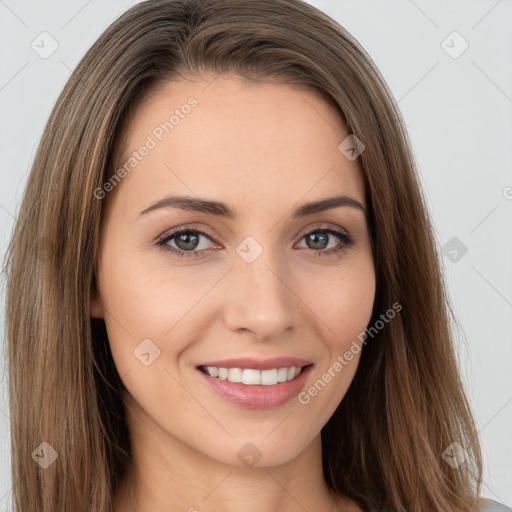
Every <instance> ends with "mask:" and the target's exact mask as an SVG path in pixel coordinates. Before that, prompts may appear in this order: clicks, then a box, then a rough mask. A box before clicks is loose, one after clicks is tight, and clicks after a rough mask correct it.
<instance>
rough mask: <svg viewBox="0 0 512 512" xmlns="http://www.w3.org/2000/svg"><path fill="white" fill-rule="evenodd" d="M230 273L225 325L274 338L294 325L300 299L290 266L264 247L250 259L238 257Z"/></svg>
mask: <svg viewBox="0 0 512 512" xmlns="http://www.w3.org/2000/svg"><path fill="white" fill-rule="evenodd" d="M230 274H231V276H230V281H229V283H226V286H227V287H229V288H226V289H229V290H230V291H229V292H228V293H227V294H226V297H227V301H226V304H225V308H224V316H225V324H226V326H227V328H229V329H230V330H232V331H237V332H240V333H243V332H245V331H248V332H250V333H251V334H252V335H253V336H256V337H257V338H259V339H274V338H279V337H282V336H283V335H285V333H286V331H288V330H291V329H293V328H294V327H295V326H296V322H297V321H298V319H299V313H300V312H299V303H300V300H299V298H298V296H297V295H296V292H294V290H293V283H291V282H290V280H291V274H290V271H289V269H286V266H285V265H284V264H283V263H282V262H281V263H280V262H279V261H278V257H277V256H274V255H273V254H271V253H270V251H263V253H262V254H261V255H260V256H259V257H258V258H257V259H256V260H255V261H253V262H252V263H248V262H247V261H245V260H244V259H243V258H238V257H237V258H235V261H234V268H233V269H232V271H231V272H230Z"/></svg>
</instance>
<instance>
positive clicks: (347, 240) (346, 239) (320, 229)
mask: <svg viewBox="0 0 512 512" xmlns="http://www.w3.org/2000/svg"><path fill="white" fill-rule="evenodd" d="M311 233H327V234H331V235H334V236H336V237H338V238H339V239H340V241H341V245H339V246H338V247H333V248H331V249H327V250H325V249H324V250H318V251H315V250H314V249H310V250H311V251H313V252H314V253H315V254H316V255H317V256H318V257H319V256H322V255H330V256H331V255H335V254H339V253H341V252H344V251H346V250H347V249H348V248H349V247H351V246H352V245H353V244H354V242H355V240H354V238H353V237H352V236H351V235H349V234H348V233H343V232H342V231H338V230H337V229H333V228H328V227H324V226H317V227H315V228H311V229H308V230H307V231H306V232H304V233H303V235H302V237H301V239H300V240H302V239H303V238H304V237H306V236H307V235H309V234H311ZM183 234H198V235H203V236H205V237H206V238H209V239H210V240H212V238H213V237H212V236H211V235H210V234H208V233H205V232H204V231H201V230H199V229H178V230H176V231H173V232H171V233H166V234H165V235H163V236H162V237H160V238H159V239H158V241H157V243H156V245H157V246H158V247H161V248H162V249H163V250H164V251H166V252H169V253H171V254H174V255H176V256H179V257H180V258H182V257H185V258H189V257H202V255H201V254H200V253H204V252H205V251H206V249H202V250H199V251H183V250H181V249H176V248H174V247H170V246H168V245H167V242H169V241H170V240H172V239H174V238H176V237H177V236H179V235H183ZM212 241H214V240H212Z"/></svg>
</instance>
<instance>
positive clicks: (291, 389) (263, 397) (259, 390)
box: [196, 364, 313, 409]
mask: <svg viewBox="0 0 512 512" xmlns="http://www.w3.org/2000/svg"><path fill="white" fill-rule="evenodd" d="M312 368H313V365H312V364H310V365H308V366H306V367H305V368H304V369H303V370H302V371H301V372H300V374H299V375H298V376H297V377H295V378H294V379H292V380H288V381H286V382H279V383H278V384H274V385H272V386H264V385H258V386H246V385H245V384H239V383H235V382H230V381H229V380H221V379H219V378H216V377H210V376H209V375H208V374H206V373H204V372H202V371H201V370H199V369H196V370H197V371H198V372H199V374H200V375H201V377H202V378H203V379H204V381H205V382H206V384H207V385H208V386H209V388H210V389H212V390H213V391H215V392H216V393H218V394H219V395H220V396H222V397H223V398H225V399H226V400H228V401H229V402H232V403H234V404H237V405H240V406H242V407H246V408H248V409H270V408H273V407H278V406H280V405H283V404H285V403H286V402H288V401H290V400H291V399H292V398H294V397H295V396H297V395H298V394H299V393H300V391H301V389H303V387H304V385H305V383H306V380H307V378H308V376H309V374H310V372H311V369H312Z"/></svg>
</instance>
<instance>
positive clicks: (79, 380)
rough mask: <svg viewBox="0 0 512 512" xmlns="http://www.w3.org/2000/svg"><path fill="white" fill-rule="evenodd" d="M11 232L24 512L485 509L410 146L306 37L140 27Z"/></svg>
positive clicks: (179, 14)
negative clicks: (27, 511) (71, 511)
mask: <svg viewBox="0 0 512 512" xmlns="http://www.w3.org/2000/svg"><path fill="white" fill-rule="evenodd" d="M19 219H20V220H19V222H18V224H17V226H16V230H15V233H14V235H13V239H12V241H11V245H10V248H9V258H8V277H9V281H8V286H9V288H8V295H7V316H6V322H7V330H8V342H9V346H8V349H9V368H10V399H11V419H12V467H13V482H14V488H13V495H14V500H15V506H16V510H19V511H22V510H23V511H25V510H31V511H42V510H47V511H48V510H52V511H53V510H55V511H57V510H59V511H61V510H95V511H97V510H101V511H115V512H128V511H142V510H151V511H153V512H159V511H161V510H162V511H163V510H189V511H194V510H197V511H202V510H210V511H217V510H223V511H230V510H235V509H236V510H240V509H243V510H245V511H252V510H278V509H279V510H280V511H285V512H286V511H292V510H310V511H313V510H315V511H316V510H321V511H324V510H325V511H327V510H329V511H346V512H348V511H412V510H415V511H431V510H436V511H446V512H448V511H464V510H467V511H469V510H485V509H484V508H483V507H484V506H490V505H491V502H487V504H485V503H484V501H483V500H481V499H480V498H479V495H480V485H481V471H482V464H481V454H480V447H479V443H478V436H477V432H476V429H475V426H474V422H473V418H472V415H471V411H470V409H469V406H468V402H467V400H466V397H465V394H464V391H463V388H462V385H461V382H460V379H459V375H458V373H457V367H456V364H455V358H454V348H453V346H452V338H453V334H452V333H451V332H450V330H449V316H448V315H449V314H451V310H450V306H449V303H448V299H447V296H446V293H445V288H444V285H443V281H442V276H441V274H440V270H439V262H438V259H437V251H436V246H435V241H434V237H433V234H432V228H431V223H430V219H429V216H428V212H427V209H426V207H425V203H424V199H423V196H422V192H421V189H420V186H419V182H418V178H417V175H416V171H415V167H414V161H413V158H412V155H411V152H410V148H409V142H408V138H407V134H406V131H405V128H404V124H403V121H402V120H401V118H400V115H399V112H398V110H397V108H396V105H395V103H394V100H393V98H392V96H391V94H390V93H389V90H388V89H387V87H386V85H385V83H384V81H383V79H382V77H381V76H380V74H379V72H378V70H377V69H376V68H375V66H374V65H373V63H372V61H371V59H370V58H369V57H368V56H367V55H366V54H365V52H364V51H363V50H362V48H361V47H360V46H359V45H358V43H357V42H356V41H355V40H354V39H353V38H352V37H351V36H350V35H349V34H348V33H347V32H346V31H345V30H344V29H343V28H342V27H340V26H339V25H338V24H337V23H335V22H334V21H333V20H332V19H330V18H329V17H328V16H326V15H325V14H323V13H322V12H320V11H318V10H317V9H315V8H313V7H312V6H310V5H308V4H306V3H303V2H301V1H298V0H278V1H276V0H243V1H240V0H236V1H235V0H205V1H202V0H201V1H199V0H175V1H172V0H156V1H148V2H143V3H141V4H138V5H136V6H134V7H132V8H131V9H130V10H128V11H127V12H126V13H125V14H124V15H123V16H121V17H120V18H119V19H118V20H117V21H116V22H114V23H113V24H112V25H111V26H110V27H109V28H108V29H107V30H106V31H105V33H104V34H103V35H102V36H101V37H100V38H99V39H98V41H96V43H95V44H94V45H93V46H92V48H91V49H90V50H89V51H88V52H87V54H86V56H85V57H84V58H83V60H82V61H81V62H80V64H79V65H78V67H77V69H76V70H75V72H74V73H73V76H72V77H71V78H70V80H69V82H68V83H67V85H66V87H65V89H64V91H63V92H62V94H61V96H60V97H59V99H58V101H57V104H56V106H55V108H54V110H53V112H52V115H51V117H50V120H49V122H48V124H47V127H46V129H45V132H44V134H43V138H42V141H41V144H40V147H39V150H38V153H37V155H36V158H35V162H34V165H33V169H32V172H31V174H30V177H29V180H28V183H27V188H26V193H25V197H24V200H23V203H22V206H21V210H20V216H19ZM34 226H37V229H36V228H35V227H34ZM34 240H36V242H35V243H34ZM315 285H316V286H315Z"/></svg>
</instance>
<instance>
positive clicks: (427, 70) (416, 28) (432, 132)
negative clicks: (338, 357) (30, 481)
mask: <svg viewBox="0 0 512 512" xmlns="http://www.w3.org/2000/svg"><path fill="white" fill-rule="evenodd" d="M134 3H137V2H133V1H131V2H130V1H122V0H117V1H100V0H89V1H85V0H73V1H70V0H68V1H65V2H64V1H61V2H55V1H54V2H49V1H41V0H38V1H22V0H17V1H16V0H0V40H1V46H0V52H1V55H2V60H1V68H0V69H1V74H0V102H1V103H0V108H1V111H2V121H1V125H0V130H1V131H0V148H1V152H0V155H1V166H0V256H2V257H3V255H4V253H5V249H6V246H7V242H8V239H9V237H10V233H11V230H12V227H13V225H14V218H15V217H16V213H17V211H18V207H19V204H20V200H21V197H22V192H23V188H24V185H25V181H26V179H27V175H28V172H29V168H30V165H31V163H32V161H33V157H34V153H35V150H36V147H37V144H38V142H39V139H40V136H41V133H42V130H43V127H44V125H45V123H46V120H47V118H48V116H49V114H50V111H51V109H52V107H53V104H54V102H55V100H56V99H57V96H58V94H59V92H60V91H61V89H62V87H63V86H64V84H65V82H66V81H67V79H68V78H69V76H70V74H71V70H72V69H73V68H74V67H75V66H76V64H77V63H78V61H79V59H80V58H81V57H82V55H83V54H84V53H85V51H86V50H87V49H88V48H89V46H90V45H91V44H92V43H93V42H94V41H95V39H96V38H97V37H98V36H99V35H100V33H101V32H102V31H103V30H104V29H105V28H106V27H107V26H108V25H109V24H110V23H111V22H112V21H113V20H114V19H115V18H116V17H117V16H118V15H119V14H121V13H122V12H123V11H125V10H126V9H127V8H128V7H129V6H131V5H133V4H134ZM310 3H312V4H313V5H315V6H317V7H319V8H320V9H322V10H324V11H325V12H327V13H328V14H329V15H330V16H332V17H333V18H335V19H336V20H337V21H338V22H339V23H340V24H341V25H343V26H344V27H345V28H347V29H348V31H349V32H351V33H352V34H353V35H354V36H355V37H356V38H357V39H358V40H359V41H360V42H361V44H362V45H363V46H364V47H365V48H366V50H367V51H368V53H369V54H370V56H371V57H372V59H373V60H374V62H375V63H376V64H377V66H378V67H379V69H380V70H381V72H382V74H383V75H384V77H385V79H386V80H387V82H388V84H389V85H390V87H391V89H392V91H393V93H394V95H395V97H396V98H397V100H398V101H399V106H400V108H401V110H402V113H403V115H404V118H405V121H406V123H407V126H408V128H409V133H410V136H411V139H412V143H413V149H414V152H415V155H416V159H417V162H418V165H419V170H420V174H421V180H422V183H423V186H424V188H425V192H426V194H427V197H428V201H429V206H430V209H431V211H432V215H433V219H434V223H435V229H436V236H437V240H438V244H439V250H440V251H441V249H442V247H444V246H445V245H446V243H447V242H448V241H449V240H450V239H452V238H453V237H457V239H458V240H459V241H460V242H461V243H462V244H464V245H465V246H466V247H467V253H466V254H464V255H463V256H462V257H461V254H462V253H461V252H460V251H459V252H458V260H457V261H452V260H451V259H450V258H452V259H453V254H454V253H452V255H450V254H449V252H448V250H447V251H446V253H447V255H446V256H445V255H443V262H444V268H445V273H446V277H447V282H448V285H449V291H450V294H451V296H452V299H453V303H454V306H455V311H456V313H457V315H458V319H459V321H460V323H461V324H462V326H463V329H464V333H465V337H466V340H467V346H462V347H461V350H460V362H461V371H462V374H463V377H464V381H465V383H466V387H467V392H468V395H469V398H470V401H471V404H472V407H473V410H474V413H475V417H476V421H477V426H478V428H479V430H480V435H481V441H482V447H483V455H484V462H485V485H484V488H483V494H484V495H485V496H488V497H490V498H493V499H495V500H497V501H501V502H503V503H505V504H507V505H508V506H510V505H512V486H511V482H512V441H511V437H510V432H511V431H512V429H511V427H512V374H511V372H510V366H511V362H512V344H511V341H512V335H511V319H512V171H511V161H512V155H511V152H512V151H511V146H512V145H511V135H512V116H511V113H512V66H511V53H512V52H511V50H512V31H511V26H512V2H511V0H499V1H497V0H479V1H468V0H464V1H446V0H444V1H428V0H415V1H412V0H380V1H369V0H358V1H357V0H349V1H341V0H331V1H329V0H324V1H320V0H316V1H313V0H311V1H310ZM43 31H47V32H48V33H50V34H51V36H52V37H53V38H54V39H55V40H56V41H57V42H58V45H59V46H58V48H57V50H56V51H55V52H54V53H53V54H52V55H51V56H49V57H48V58H46V59H43V58H41V57H40V56H39V55H38V54H37V53H36V52H35V51H34V50H33V49H32V48H31V43H32V41H34V40H36V42H37V41H39V40H40V39H38V37H40V34H41V33H42V32H43ZM453 31H457V32H458V33H459V34H460V35H461V36H462V38H464V40H466V41H467V42H468V44H469V48H468V49H467V50H466V51H465V52H464V53H462V54H461V55H460V56H459V57H458V58H452V57H451V56H449V55H448V54H447V53H446V51H445V50H444V49H443V47H442V46H441V44H442V42H443V41H444V40H445V39H446V38H447V36H449V35H450V34H451V33H452V32H453ZM40 44H41V43H40ZM461 44H462V42H461V40H457V39H456V37H455V38H454V37H453V36H451V37H450V38H448V39H447V40H446V43H445V45H448V46H451V47H452V48H451V50H450V51H451V52H452V53H453V52H456V51H457V50H459V49H460V48H462V46H461ZM46 48H48V46H46ZM70 129H72V127H70ZM457 243H458V242H457ZM450 250H452V248H450ZM1 287H2V311H1V315H2V316H1V317H0V335H1V336H2V339H3V338H4V337H3V315H4V311H3V300H4V296H3V288H4V281H3V280H2V286H1ZM426 314H427V312H426ZM433 356H434V357H435V354H434V355H433ZM5 378H6V376H3V379H4V381H3V382H0V390H1V393H0V510H10V505H9V504H10V498H11V481H10V453H9V452H10V444H9V443H10V439H9V435H10V434H9V418H8V403H7V386H6V383H5ZM34 448H35V447H34ZM440 456H441V455H440Z"/></svg>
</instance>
